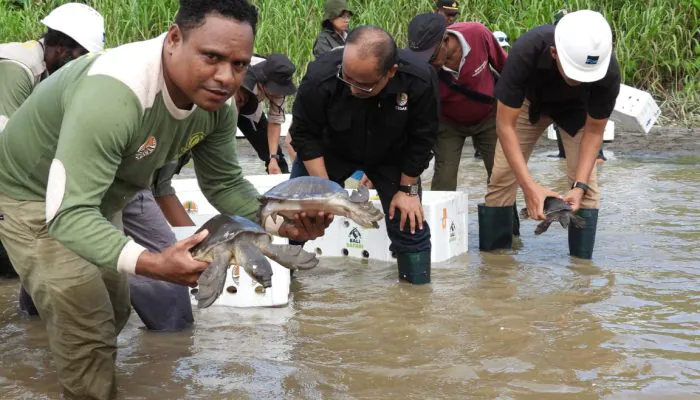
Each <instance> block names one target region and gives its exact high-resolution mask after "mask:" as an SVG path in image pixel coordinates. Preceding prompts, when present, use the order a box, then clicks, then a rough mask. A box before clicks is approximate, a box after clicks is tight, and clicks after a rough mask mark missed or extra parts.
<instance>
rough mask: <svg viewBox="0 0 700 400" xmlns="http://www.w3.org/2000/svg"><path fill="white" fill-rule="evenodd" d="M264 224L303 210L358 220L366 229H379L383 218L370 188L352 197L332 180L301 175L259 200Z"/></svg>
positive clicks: (280, 185)
mask: <svg viewBox="0 0 700 400" xmlns="http://www.w3.org/2000/svg"><path fill="white" fill-rule="evenodd" d="M260 202H261V203H262V207H261V209H260V216H261V218H260V219H261V221H265V219H266V218H267V217H268V216H272V217H273V218H275V219H276V217H277V215H280V216H281V217H283V218H284V219H286V220H291V219H293V218H294V215H295V214H298V213H301V212H303V211H323V212H325V213H330V214H333V215H340V216H343V217H347V218H350V219H352V220H353V221H355V222H356V223H357V224H359V225H360V226H362V227H364V228H379V224H378V223H377V221H380V220H381V219H382V218H384V214H383V213H382V212H381V210H379V209H377V207H375V206H374V205H373V204H372V202H371V201H369V189H367V186H364V185H363V186H360V188H359V189H358V190H353V192H352V194H350V195H348V192H347V191H346V190H345V189H343V187H342V186H340V185H339V184H337V183H336V182H333V181H332V180H330V179H326V178H321V177H318V176H300V177H297V178H292V179H289V180H287V181H284V182H282V183H280V184H278V185H277V186H275V187H273V188H272V189H270V190H268V191H267V192H266V193H265V194H263V195H262V196H261V197H260Z"/></svg>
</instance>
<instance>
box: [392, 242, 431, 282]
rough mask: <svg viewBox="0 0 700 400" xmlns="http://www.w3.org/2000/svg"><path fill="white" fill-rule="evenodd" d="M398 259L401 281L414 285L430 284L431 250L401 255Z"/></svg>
mask: <svg viewBox="0 0 700 400" xmlns="http://www.w3.org/2000/svg"><path fill="white" fill-rule="evenodd" d="M396 259H397V261H398V264H399V279H403V280H405V281H407V282H410V283H412V284H414V285H422V284H425V283H430V250H426V251H421V252H418V253H400V254H397V256H396Z"/></svg>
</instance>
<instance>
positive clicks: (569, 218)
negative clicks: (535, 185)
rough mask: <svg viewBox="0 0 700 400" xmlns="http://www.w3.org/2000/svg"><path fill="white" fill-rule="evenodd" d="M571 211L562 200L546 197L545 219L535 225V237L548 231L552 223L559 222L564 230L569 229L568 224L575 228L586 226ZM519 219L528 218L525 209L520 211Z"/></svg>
mask: <svg viewBox="0 0 700 400" xmlns="http://www.w3.org/2000/svg"><path fill="white" fill-rule="evenodd" d="M572 211H573V210H572V208H571V206H570V205H569V204H567V203H566V202H565V201H564V200H562V199H560V198H558V197H553V196H547V197H546V198H545V199H544V216H545V219H544V221H542V222H540V223H539V224H537V228H535V235H540V234H542V233H544V232H546V231H547V229H549V225H551V224H552V222H554V221H559V223H560V224H561V226H562V227H563V228H564V229H567V228H568V227H569V223H571V224H572V225H573V226H575V227H577V228H583V226H584V225H586V220H584V219H583V218H581V217H579V216H578V215H575V214H574V213H573V212H572ZM520 217H521V218H523V219H527V218H528V215H527V208H523V209H521V210H520Z"/></svg>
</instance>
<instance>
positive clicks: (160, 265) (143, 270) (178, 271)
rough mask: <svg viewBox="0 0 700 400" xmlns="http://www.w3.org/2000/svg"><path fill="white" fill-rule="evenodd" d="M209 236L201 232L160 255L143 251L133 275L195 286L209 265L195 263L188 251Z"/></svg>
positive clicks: (206, 232)
mask: <svg viewBox="0 0 700 400" xmlns="http://www.w3.org/2000/svg"><path fill="white" fill-rule="evenodd" d="M208 235H209V232H208V231H207V230H203V231H201V232H199V233H197V234H195V235H192V236H189V237H187V238H185V239H183V240H180V241H178V242H176V243H175V244H173V245H171V246H169V247H167V248H166V249H164V250H163V251H162V252H160V253H151V252H147V251H144V252H143V253H141V255H140V256H139V258H138V262H137V263H136V270H135V273H136V274H137V275H143V276H147V277H149V278H153V279H157V280H161V281H166V282H172V283H177V284H180V285H186V286H189V287H195V286H197V280H198V279H199V276H200V274H201V273H202V271H204V270H205V269H206V268H207V266H208V265H209V263H206V262H202V261H197V260H195V259H194V258H193V257H192V253H190V249H191V248H192V247H194V246H196V245H197V244H198V243H199V242H201V241H202V240H204V239H205V238H206V237H207V236H208Z"/></svg>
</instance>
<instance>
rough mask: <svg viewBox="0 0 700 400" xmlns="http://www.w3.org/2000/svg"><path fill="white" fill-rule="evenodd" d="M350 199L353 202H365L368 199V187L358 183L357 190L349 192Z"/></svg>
mask: <svg viewBox="0 0 700 400" xmlns="http://www.w3.org/2000/svg"><path fill="white" fill-rule="evenodd" d="M350 201H351V202H353V203H366V202H368V201H369V189H368V188H367V186H365V185H360V187H359V188H357V190H353V191H352V194H350Z"/></svg>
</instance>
